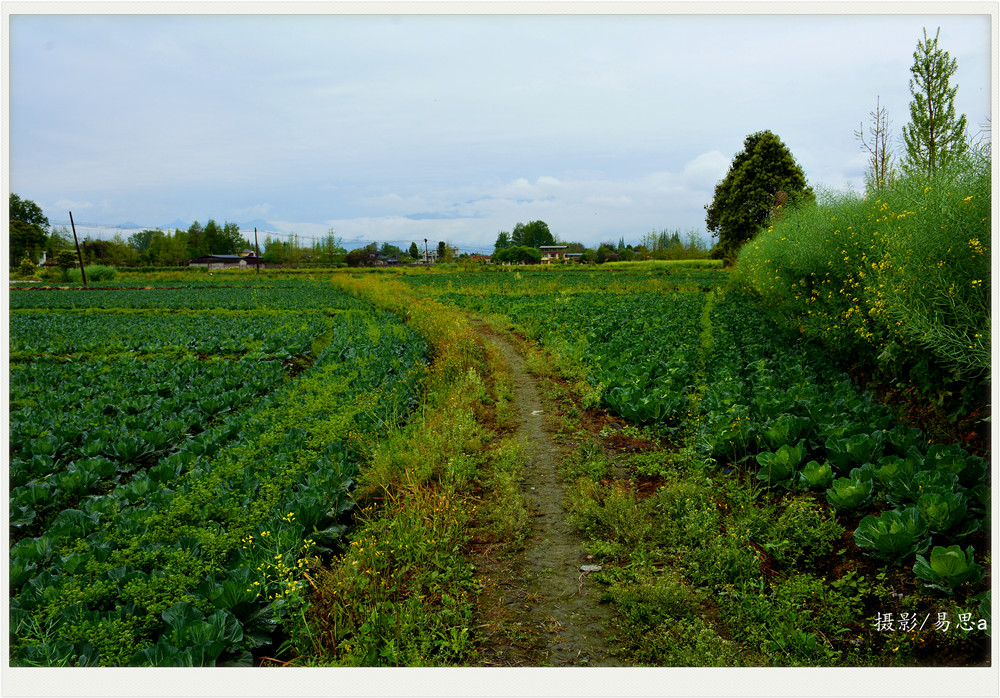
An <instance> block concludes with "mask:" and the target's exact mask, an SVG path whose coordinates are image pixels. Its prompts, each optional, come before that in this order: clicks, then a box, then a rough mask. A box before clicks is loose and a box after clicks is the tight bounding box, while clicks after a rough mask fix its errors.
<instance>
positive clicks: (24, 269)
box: [11, 257, 38, 279]
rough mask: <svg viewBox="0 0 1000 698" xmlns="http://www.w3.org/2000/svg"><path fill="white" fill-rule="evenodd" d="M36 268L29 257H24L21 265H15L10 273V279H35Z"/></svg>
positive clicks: (36, 276)
mask: <svg viewBox="0 0 1000 698" xmlns="http://www.w3.org/2000/svg"><path fill="white" fill-rule="evenodd" d="M37 272H38V266H37V265H36V264H35V263H34V262H33V261H31V257H25V258H24V259H22V260H21V263H20V264H18V265H17V269H15V270H14V271H13V272H12V273H11V278H14V279H37V278H38V275H37Z"/></svg>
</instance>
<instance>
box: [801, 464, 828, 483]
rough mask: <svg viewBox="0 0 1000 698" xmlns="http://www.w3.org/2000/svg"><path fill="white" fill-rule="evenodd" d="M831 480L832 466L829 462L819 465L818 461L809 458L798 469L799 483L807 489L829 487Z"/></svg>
mask: <svg viewBox="0 0 1000 698" xmlns="http://www.w3.org/2000/svg"><path fill="white" fill-rule="evenodd" d="M831 482H833V468H831V467H830V464H829V463H823V464H822V465H821V464H820V462H819V461H815V460H811V461H809V462H808V463H806V464H805V465H804V466H802V470H801V471H799V483H800V484H802V485H804V486H805V487H807V488H809V489H814V488H820V487H829V486H830V483H831Z"/></svg>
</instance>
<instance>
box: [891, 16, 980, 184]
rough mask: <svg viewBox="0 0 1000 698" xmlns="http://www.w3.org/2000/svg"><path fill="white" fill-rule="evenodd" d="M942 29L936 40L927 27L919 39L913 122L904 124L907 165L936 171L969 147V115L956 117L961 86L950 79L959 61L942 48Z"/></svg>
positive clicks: (914, 70) (913, 84) (913, 83)
mask: <svg viewBox="0 0 1000 698" xmlns="http://www.w3.org/2000/svg"><path fill="white" fill-rule="evenodd" d="M940 34H941V28H940V27H938V30H937V34H935V35H934V38H933V39H930V38H928V36H927V29H926V28H925V29H924V39H923V41H920V42H917V50H916V51H914V52H913V66H912V67H911V68H910V72H911V73H913V78H912V79H911V80H910V94H912V95H913V101H911V102H910V123H909V124H908V125H907V126H904V127H903V143H904V144H905V145H906V159H905V160H904V162H903V166H904V167H905V168H908V169H916V170H920V171H923V172H925V173H927V174H934V172H935V171H936V170H937V169H938V168H940V167H944V166H946V165H947V164H948V163H949V162H951V161H952V160H954V159H955V158H956V157H958V156H960V155H962V153H964V152H965V151H966V150H968V147H969V146H968V141H967V140H966V138H967V137H966V119H965V114H962V116H960V117H956V116H955V93H956V92H958V85H955V86H954V87H951V86H950V85H949V81H950V79H951V76H952V75H953V74H954V72H955V69H956V68H957V67H958V62H957V61H956V60H955V59H954V58H951V57H950V56H949V55H948V52H947V51H943V50H941V49H940V48H938V37H939V36H940Z"/></svg>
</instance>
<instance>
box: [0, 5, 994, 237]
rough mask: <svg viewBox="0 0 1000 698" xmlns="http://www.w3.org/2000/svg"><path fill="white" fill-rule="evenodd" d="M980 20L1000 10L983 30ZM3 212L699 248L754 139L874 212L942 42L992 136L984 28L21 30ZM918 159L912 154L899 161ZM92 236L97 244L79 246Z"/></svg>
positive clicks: (12, 52)
mask: <svg viewBox="0 0 1000 698" xmlns="http://www.w3.org/2000/svg"><path fill="white" fill-rule="evenodd" d="M984 11H985V9H984ZM9 26H10V41H9V43H8V46H7V48H8V51H9V53H8V61H9V62H8V65H9V71H10V72H9V82H8V83H7V89H8V97H9V107H10V108H9V121H8V122H7V124H6V126H7V129H8V138H9V141H8V143H9V147H8V153H9V166H10V171H9V178H8V187H9V191H13V192H15V193H17V194H19V195H20V196H21V197H22V198H27V199H31V200H33V201H35V202H36V203H38V204H39V205H40V206H41V207H42V209H43V211H44V212H45V214H46V215H47V216H48V217H49V219H50V221H52V222H53V223H58V222H62V221H68V214H67V212H68V211H72V212H73V216H74V218H75V220H76V221H77V222H78V223H79V222H84V223H101V224H118V223H122V222H126V221H128V222H133V223H138V224H139V225H141V226H146V227H156V226H161V227H165V226H169V225H170V224H171V223H172V222H173V221H176V220H181V221H186V222H190V221H193V220H199V221H201V222H202V223H204V222H205V221H207V220H208V219H209V218H214V219H215V220H216V221H217V222H219V223H222V222H223V221H232V222H238V223H241V224H243V223H246V222H253V221H268V222H269V223H270V224H271V225H272V226H275V227H276V229H279V230H281V231H286V232H287V231H295V232H297V233H299V234H300V235H304V236H314V235H322V234H325V233H326V232H327V231H328V230H329V229H330V228H333V229H334V231H335V233H336V234H337V235H339V236H341V237H343V238H345V239H346V240H356V239H363V240H376V241H386V240H388V241H395V242H397V244H399V243H402V244H404V245H406V246H408V245H409V242H410V241H411V240H414V241H416V240H419V241H420V242H421V245H422V241H423V239H424V238H428V239H430V241H431V244H434V243H435V242H436V241H437V240H447V241H449V242H451V243H452V244H455V245H458V246H459V247H462V248H464V249H475V248H484V249H491V248H492V245H493V242H494V240H495V239H496V235H497V232H498V231H500V230H507V231H509V230H511V229H512V228H513V226H514V225H515V224H516V223H518V222H525V223H526V222H528V221H531V220H543V221H545V222H546V223H547V224H548V225H549V228H550V229H551V230H552V232H553V233H554V234H555V235H556V236H557V237H558V238H559V239H561V240H563V241H581V242H584V243H586V244H588V245H593V244H596V243H598V242H600V241H602V240H614V241H617V240H618V239H619V238H620V237H624V238H625V240H626V242H634V243H637V242H639V240H640V238H641V236H642V235H643V234H645V233H648V232H649V231H651V230H654V229H655V230H660V229H663V228H667V229H671V230H673V229H680V230H681V231H689V230H693V231H699V232H704V230H705V210H704V207H705V205H706V204H708V203H709V202H710V201H711V198H712V193H713V188H714V185H715V184H716V182H717V181H718V180H720V179H721V178H722V177H723V176H724V175H725V173H726V170H727V168H728V166H729V163H730V161H731V159H732V157H733V156H734V155H735V154H736V153H737V152H738V151H739V150H741V149H742V145H743V140H744V138H745V137H746V136H747V135H748V134H751V133H754V132H756V131H760V130H765V129H767V130H770V131H772V132H774V133H775V134H777V135H778V136H779V137H780V138H781V139H782V141H783V142H784V143H785V144H786V145H787V146H788V147H789V148H790V149H791V151H792V154H793V155H794V157H795V159H796V160H797V161H798V163H799V164H800V165H801V166H802V168H803V169H804V170H805V173H806V178H807V180H808V182H809V183H810V184H811V185H813V186H814V187H816V188H818V189H832V190H840V189H847V188H849V187H853V188H854V189H855V190H863V188H864V187H863V173H864V169H865V164H866V155H865V154H864V153H863V152H862V151H861V150H860V145H859V143H858V141H857V140H856V139H855V137H854V131H855V130H857V129H858V128H859V126H860V124H861V122H867V121H868V120H869V113H870V112H871V111H873V110H874V109H875V103H876V98H880V99H881V104H882V105H883V106H884V107H886V108H887V110H888V115H889V118H890V120H891V122H892V128H893V135H894V137H895V138H896V139H897V141H898V139H899V137H900V136H899V134H900V131H901V129H902V127H903V126H904V125H905V124H906V123H907V122H908V121H909V107H908V105H909V102H910V98H911V97H910V92H909V85H908V81H909V79H910V72H909V68H910V65H911V64H912V62H913V51H914V50H915V48H916V45H917V42H918V40H919V39H921V38H922V36H923V28H924V27H926V28H927V29H928V32H929V33H930V34H931V35H932V36H933V34H934V33H935V32H936V31H937V28H938V27H940V28H941V34H940V46H941V47H942V48H943V49H945V50H947V51H948V52H949V53H950V54H951V56H952V57H953V58H955V59H957V61H958V70H957V72H956V74H955V76H954V77H953V84H954V83H956V82H957V84H958V85H959V90H958V95H957V101H956V105H957V109H958V111H959V113H965V114H966V115H967V116H968V121H969V125H970V129H971V130H972V131H979V130H980V129H981V128H984V127H985V126H986V124H987V121H988V118H989V117H990V113H991V104H992V100H993V97H992V95H991V91H990V85H991V80H990V67H991V65H990V63H991V54H990V50H991V44H990V41H991V36H990V18H989V15H986V14H983V15H870V16H866V15H760V16H752V15H751V16H748V15H729V16H726V15H697V16H695V15H691V16H685V15H656V16H652V15H641V16H622V15H601V16H581V15H575V16H523V15H522V16H471V15H466V16H429V15H424V16H414V15H402V16H399V15H397V16H336V15H312V16H303V15H299V16H283V15H256V16H250V15H246V16H240V15H223V16H218V15H214V16H200V15H186V16H178V15H174V16H163V15H100V16H99V15H89V16H88V15H65V16H62V15H30V14H11V15H10V25H9ZM901 150H902V147H901V145H900V144H898V143H897V151H901ZM83 232H88V231H87V230H86V229H84V230H83Z"/></svg>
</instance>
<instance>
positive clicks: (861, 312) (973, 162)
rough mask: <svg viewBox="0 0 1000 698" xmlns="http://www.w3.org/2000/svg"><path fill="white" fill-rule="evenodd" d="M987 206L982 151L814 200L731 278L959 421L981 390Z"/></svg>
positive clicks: (753, 248)
mask: <svg viewBox="0 0 1000 698" xmlns="http://www.w3.org/2000/svg"><path fill="white" fill-rule="evenodd" d="M990 195H991V180H990V153H989V149H988V148H980V149H973V150H972V151H970V152H969V153H968V154H967V155H966V156H965V157H963V158H961V159H960V161H958V162H955V163H953V164H952V165H951V166H950V167H948V168H944V169H939V170H938V172H937V173H936V174H935V175H933V176H927V175H924V174H920V173H917V172H910V173H908V174H906V175H904V176H903V177H900V178H899V179H898V180H897V181H895V182H894V183H893V184H892V185H891V186H889V187H887V188H885V189H882V190H880V191H878V192H877V193H875V194H872V195H869V196H861V195H858V194H852V193H847V194H845V193H834V194H830V193H824V194H823V196H822V197H821V200H820V203H819V204H817V205H815V206H803V207H799V208H797V209H795V210H792V211H788V212H786V213H785V215H784V216H782V217H781V218H779V219H777V220H773V221H772V224H771V226H770V227H769V228H767V230H766V231H764V232H762V233H761V234H760V235H759V236H757V237H756V238H755V239H754V240H752V241H751V242H750V243H748V244H747V245H745V246H744V247H743V249H742V250H741V252H740V255H739V259H738V264H737V268H736V272H735V274H734V278H735V279H736V280H737V282H739V283H742V284H744V285H746V286H748V287H749V288H751V289H753V290H754V291H755V292H756V293H757V294H759V296H760V297H761V298H762V299H763V300H764V302H765V303H766V304H768V305H770V306H772V307H774V308H775V309H776V310H778V311H779V312H780V313H782V314H783V315H785V316H786V317H789V318H791V319H792V321H793V322H795V323H796V324H797V326H798V327H799V329H800V331H801V332H802V333H803V334H805V335H807V336H809V337H811V338H815V339H819V340H821V341H822V342H824V343H825V344H826V345H827V346H829V347H830V348H831V349H832V350H834V351H837V352H838V353H840V354H841V355H842V356H844V357H845V358H848V359H852V360H860V361H862V362H863V363H866V364H868V365H870V366H871V367H873V368H874V369H875V370H876V371H878V372H880V373H881V374H882V375H883V377H884V378H888V379H890V380H891V381H893V382H903V381H905V382H906V383H907V384H910V383H911V382H912V380H916V381H917V382H918V387H920V388H921V389H923V390H924V392H925V393H926V394H928V395H929V396H930V395H933V396H936V397H937V399H938V401H939V402H942V401H943V400H944V399H945V398H946V397H948V394H949V393H951V394H952V395H951V399H954V398H955V397H958V398H959V399H960V401H961V404H960V405H959V406H958V407H959V408H962V407H963V406H964V409H969V408H970V407H971V406H972V405H973V404H975V403H976V402H977V401H980V400H981V399H982V397H983V390H984V388H985V386H986V384H987V383H988V382H989V380H990V283H991V281H990ZM956 391H958V392H961V393H963V394H961V395H956V394H955V393H956Z"/></svg>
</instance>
